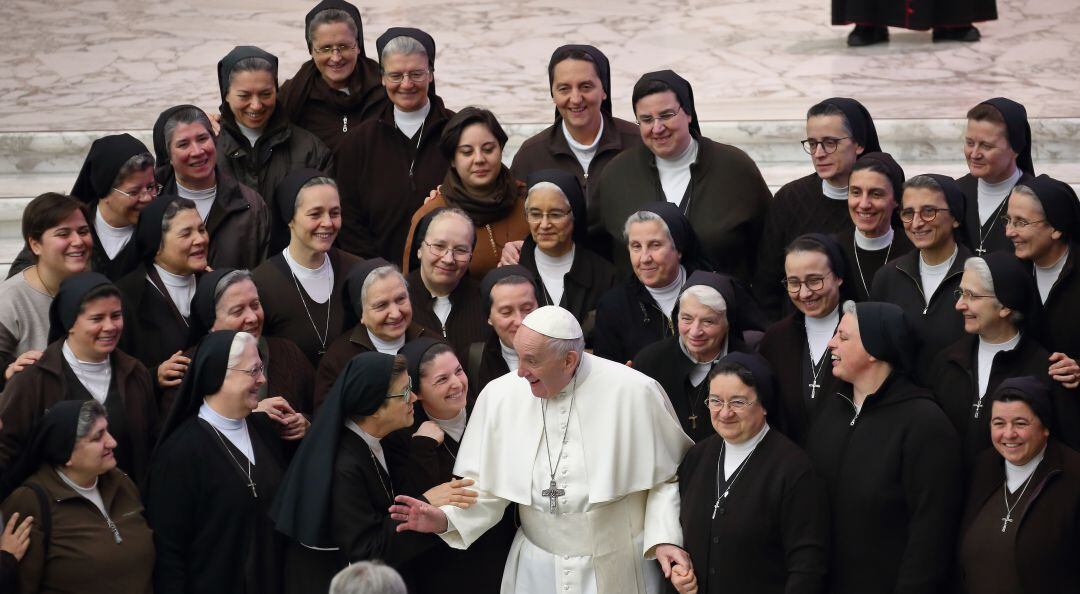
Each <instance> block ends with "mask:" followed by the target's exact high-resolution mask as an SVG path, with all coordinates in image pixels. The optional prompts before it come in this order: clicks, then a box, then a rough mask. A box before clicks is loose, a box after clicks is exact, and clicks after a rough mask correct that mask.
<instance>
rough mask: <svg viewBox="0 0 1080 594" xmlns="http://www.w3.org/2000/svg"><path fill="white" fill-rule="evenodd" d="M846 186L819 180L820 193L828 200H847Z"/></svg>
mask: <svg viewBox="0 0 1080 594" xmlns="http://www.w3.org/2000/svg"><path fill="white" fill-rule="evenodd" d="M847 192H848V190H847V186H844V187H842V188H838V187H836V186H834V185H832V184H830V183H829V182H827V181H825V180H821V193H822V194H824V195H825V197H826V198H828V199H830V200H847Z"/></svg>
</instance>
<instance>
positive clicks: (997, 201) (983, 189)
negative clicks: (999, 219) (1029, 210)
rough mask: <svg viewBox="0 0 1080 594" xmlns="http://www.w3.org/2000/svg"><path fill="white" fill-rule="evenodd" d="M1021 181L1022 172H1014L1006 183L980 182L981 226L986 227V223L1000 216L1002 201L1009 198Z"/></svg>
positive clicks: (981, 180) (1016, 170)
mask: <svg viewBox="0 0 1080 594" xmlns="http://www.w3.org/2000/svg"><path fill="white" fill-rule="evenodd" d="M1018 181H1020V170H1019V169H1015V170H1013V173H1012V175H1010V176H1009V177H1008V179H1006V180H1005V181H1002V182H998V183H996V184H992V183H989V182H987V181H986V180H983V179H980V180H979V200H978V201H979V224H980V225H985V224H986V221H988V220H990V217H991V216H993V215H994V214H998V215H1000V214H1001V213H999V212H998V207H999V206H1001V203H1002V201H1004V200H1005V199H1006V198H1008V197H1009V194H1010V193H1011V192H1012V189H1013V188H1014V187H1016V182H1018Z"/></svg>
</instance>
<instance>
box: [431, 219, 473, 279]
mask: <svg viewBox="0 0 1080 594" xmlns="http://www.w3.org/2000/svg"><path fill="white" fill-rule="evenodd" d="M473 239H474V238H473V227H472V224H471V223H470V222H469V221H466V220H464V219H463V218H462V217H460V216H458V215H454V214H444V215H442V216H438V217H436V218H435V220H433V221H432V222H431V224H430V225H428V228H427V234H425V235H424V241H423V242H421V245H420V247H419V248H417V257H419V259H420V276H421V278H423V280H424V284H426V285H427V287H428V289H429V290H432V291H433V292H436V293H438V294H441V295H447V294H449V293H450V292H452V291H453V290H454V289H456V288H457V286H458V283H460V282H461V279H462V277H464V276H465V273H466V272H468V271H469V262H470V261H471V260H472V249H473Z"/></svg>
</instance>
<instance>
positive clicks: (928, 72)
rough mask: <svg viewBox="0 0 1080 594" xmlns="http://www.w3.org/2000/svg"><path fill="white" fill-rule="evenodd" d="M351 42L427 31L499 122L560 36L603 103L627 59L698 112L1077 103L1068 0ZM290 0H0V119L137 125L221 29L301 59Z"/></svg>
mask: <svg viewBox="0 0 1080 594" xmlns="http://www.w3.org/2000/svg"><path fill="white" fill-rule="evenodd" d="M357 4H358V5H359V6H360V7H361V10H362V12H363V14H364V27H365V38H366V42H367V43H366V46H367V49H368V52H369V53H373V52H374V40H375V38H376V37H377V36H378V35H379V34H380V33H381V32H382V31H383V30H385V29H386V28H387V27H390V26H398V25H409V26H418V27H421V28H424V29H425V30H427V31H429V32H430V33H432V34H433V35H434V37H435V39H436V41H437V43H438V46H439V55H438V60H437V80H438V84H439V91H440V94H441V95H443V97H444V98H445V99H446V101H447V104H448V105H449V106H451V107H459V106H463V105H466V104H478V105H483V106H486V107H489V108H491V109H493V110H494V111H495V112H496V114H497V115H498V116H499V117H500V119H502V120H503V121H505V122H515V123H528V122H544V121H549V120H550V117H551V106H550V99H549V97H548V91H547V86H546V74H545V67H546V64H547V59H548V56H549V55H550V52H551V50H552V49H553V48H554V47H556V46H558V45H560V44H562V43H568V42H588V43H592V44H595V45H597V46H599V47H600V48H602V49H603V50H604V51H605V52H606V53H607V54H608V55H609V56H610V58H611V60H612V64H613V87H614V92H613V94H614V101H615V109H616V112H617V114H618V115H622V116H627V115H629V113H630V105H629V94H630V88H631V86H632V85H633V82H634V80H636V78H637V76H639V75H640V74H641V73H643V72H646V71H649V70H655V69H660V68H669V67H670V68H673V69H675V70H677V71H678V72H680V73H682V74H683V75H684V76H686V78H688V79H689V80H690V81H691V82H692V83H693V85H694V87H695V93H696V95H697V102H698V111H699V113H700V115H701V118H702V119H703V120H714V121H724V120H798V119H800V118H802V117H803V114H804V113H805V110H806V108H807V106H808V105H810V104H811V103H814V102H815V101H817V100H819V99H821V98H824V97H828V96H833V95H846V96H854V97H857V98H859V99H861V100H863V101H864V102H865V103H866V104H867V105H868V106H869V108H870V110H871V112H872V113H873V114H874V116H875V117H876V118H961V117H963V113H964V112H965V111H966V109H967V108H968V107H970V106H971V105H973V104H975V103H977V102H978V101H979V100H982V99H984V98H987V97H990V96H995V95H1005V96H1009V97H1013V98H1015V99H1017V100H1020V101H1021V102H1023V103H1025V104H1026V105H1027V107H1028V110H1029V113H1030V114H1031V116H1032V117H1035V118H1055V117H1077V116H1080V99H1077V98H1078V97H1080V58H1077V56H1078V55H1080V0H998V7H999V13H1000V20H998V21H995V22H990V23H985V24H983V25H981V29H982V31H983V36H984V37H983V41H982V42H980V43H976V44H955V43H952V44H932V43H931V42H930V35H929V33H918V32H909V31H899V30H893V32H892V42H891V43H889V44H888V45H882V46H875V47H871V48H862V49H858V50H853V49H850V48H848V47H846V45H845V43H844V40H845V36H846V34H847V28H841V27H832V26H830V25H829V14H828V2H826V1H825V0H756V1H755V0H742V1H738V0H736V1H733V0H586V1H585V2H582V1H580V0H529V1H525V0H501V1H494V0H458V1H455V2H444V1H438V0H361V1H359V2H357ZM309 5H310V4H309V3H308V2H298V1H297V0H170V1H168V2H164V1H161V0H82V1H79V2H69V1H65V2H60V1H58V0H44V1H42V0H4V1H3V2H2V3H0V23H4V24H3V25H2V27H3V35H0V72H2V73H3V75H2V76H0V132H17V131H61V130H118V129H136V130H145V129H148V128H150V127H151V125H152V123H153V121H154V119H155V117H156V115H157V114H158V113H159V112H160V111H161V110H162V109H163V108H165V107H167V106H169V105H172V104H175V103H188V102H194V103H197V104H199V105H201V106H203V107H206V108H211V109H215V108H216V107H217V105H218V103H219V102H218V94H217V86H216V81H215V74H214V73H215V64H216V62H217V60H218V59H219V58H220V57H221V56H223V55H224V54H225V53H226V52H227V51H228V50H229V49H230V48H231V47H232V46H233V45H238V44H255V45H259V46H261V47H263V48H264V49H267V50H269V51H271V52H273V53H275V54H277V55H278V56H279V57H280V59H281V72H282V73H283V77H286V76H288V75H289V74H290V73H292V72H294V71H295V69H296V68H297V66H298V65H299V64H300V63H302V62H303V61H304V60H306V59H307V56H306V54H305V51H304V50H305V48H304V43H303V32H302V22H303V15H304V13H305V12H306V11H307V8H308V6H309Z"/></svg>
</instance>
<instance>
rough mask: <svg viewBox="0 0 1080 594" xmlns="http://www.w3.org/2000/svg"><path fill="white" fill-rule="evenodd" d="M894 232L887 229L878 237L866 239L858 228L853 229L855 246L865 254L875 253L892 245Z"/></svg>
mask: <svg viewBox="0 0 1080 594" xmlns="http://www.w3.org/2000/svg"><path fill="white" fill-rule="evenodd" d="M894 234H895V232H894V231H893V228H892V227H889V228H888V229H887V230H886V231H885V233H884V234H882V235H881V236H880V237H867V236H866V234H864V233H863V232H862V230H861V229H859V228H858V227H856V228H855V245H857V246H859V249H860V250H863V251H865V252H876V251H880V250H883V249H885V248H887V247H889V246H890V245H892V240H893V235H894Z"/></svg>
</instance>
